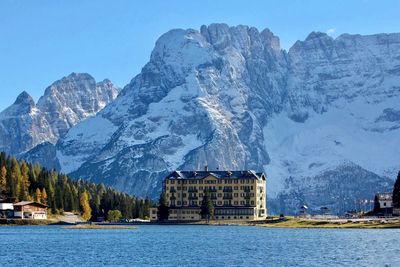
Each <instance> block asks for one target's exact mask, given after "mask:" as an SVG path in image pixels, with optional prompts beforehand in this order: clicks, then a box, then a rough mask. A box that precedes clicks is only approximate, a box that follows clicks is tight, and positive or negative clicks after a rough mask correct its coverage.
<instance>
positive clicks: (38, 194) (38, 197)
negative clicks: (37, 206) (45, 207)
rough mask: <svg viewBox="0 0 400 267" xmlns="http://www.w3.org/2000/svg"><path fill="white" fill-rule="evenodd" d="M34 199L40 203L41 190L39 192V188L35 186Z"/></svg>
mask: <svg viewBox="0 0 400 267" xmlns="http://www.w3.org/2000/svg"><path fill="white" fill-rule="evenodd" d="M35 201H36V202H39V203H41V202H42V192H40V189H39V188H36V192H35Z"/></svg>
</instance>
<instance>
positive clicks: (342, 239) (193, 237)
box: [0, 225, 400, 266]
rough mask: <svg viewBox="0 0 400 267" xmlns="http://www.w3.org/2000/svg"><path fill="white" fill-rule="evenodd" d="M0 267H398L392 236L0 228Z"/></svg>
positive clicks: (232, 229) (399, 235) (224, 229)
mask: <svg viewBox="0 0 400 267" xmlns="http://www.w3.org/2000/svg"><path fill="white" fill-rule="evenodd" d="M0 248H1V249H0V266H400V230H397V229H390V230H389V229H383V230H375V229H341V230H339V229H271V228H259V227H246V226H155V225H153V226H152V225H148V226H139V228H138V229H136V230H113V229H98V230H76V229H74V230H72V229H64V228H62V227H60V226H2V227H0Z"/></svg>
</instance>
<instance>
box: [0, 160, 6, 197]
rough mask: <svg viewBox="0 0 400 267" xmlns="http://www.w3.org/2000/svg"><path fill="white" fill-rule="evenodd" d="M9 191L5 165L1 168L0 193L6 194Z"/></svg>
mask: <svg viewBox="0 0 400 267" xmlns="http://www.w3.org/2000/svg"><path fill="white" fill-rule="evenodd" d="M6 192H7V169H6V167H5V166H3V167H2V168H1V177H0V193H3V194H5V193H6Z"/></svg>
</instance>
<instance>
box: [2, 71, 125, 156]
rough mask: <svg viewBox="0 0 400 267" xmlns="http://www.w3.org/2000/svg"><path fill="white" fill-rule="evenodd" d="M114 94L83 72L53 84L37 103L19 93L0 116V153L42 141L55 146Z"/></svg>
mask: <svg viewBox="0 0 400 267" xmlns="http://www.w3.org/2000/svg"><path fill="white" fill-rule="evenodd" d="M117 95H118V89H117V88H116V87H115V86H114V85H113V84H112V83H111V82H110V81H109V80H104V81H102V82H99V83H96V81H95V79H94V78H93V77H92V76H90V75H89V74H85V73H82V74H78V73H72V74H70V75H69V76H67V77H64V78H62V79H61V80H58V81H56V82H54V83H53V84H52V85H50V86H49V87H48V88H47V89H46V91H45V93H44V95H43V96H42V97H41V98H40V99H39V101H38V103H37V104H35V102H34V101H33V99H32V97H31V96H30V95H29V94H28V93H26V92H23V93H21V94H20V95H19V96H18V97H17V100H16V101H15V102H14V104H13V105H11V106H10V107H8V108H7V109H5V110H4V111H3V112H1V113H0V150H1V151H5V152H7V153H11V154H15V155H19V154H20V153H23V152H27V151H28V150H30V149H32V148H34V147H35V146H37V145H38V144H42V143H43V142H49V143H51V144H55V143H56V142H57V141H58V139H59V138H61V137H63V136H64V135H65V134H66V132H67V131H68V129H69V128H71V127H72V126H74V125H75V124H77V123H79V122H80V121H82V120H84V119H86V118H89V117H91V116H94V115H95V114H96V113H97V112H98V111H100V110H101V109H103V108H104V107H105V106H106V105H107V104H108V103H109V102H111V101H112V100H114V99H115V98H116V97H117ZM46 160H47V159H46Z"/></svg>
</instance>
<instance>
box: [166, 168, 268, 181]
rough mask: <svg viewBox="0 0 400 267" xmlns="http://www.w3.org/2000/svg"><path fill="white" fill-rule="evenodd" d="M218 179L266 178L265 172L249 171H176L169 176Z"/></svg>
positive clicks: (172, 178)
mask: <svg viewBox="0 0 400 267" xmlns="http://www.w3.org/2000/svg"><path fill="white" fill-rule="evenodd" d="M210 175H211V176H213V177H215V178H217V179H239V178H244V179H258V180H261V179H264V180H265V174H264V173H262V172H255V171H252V170H248V171H174V172H172V173H171V174H169V175H168V176H167V179H170V180H175V179H177V180H179V179H204V178H206V177H208V176H210Z"/></svg>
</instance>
